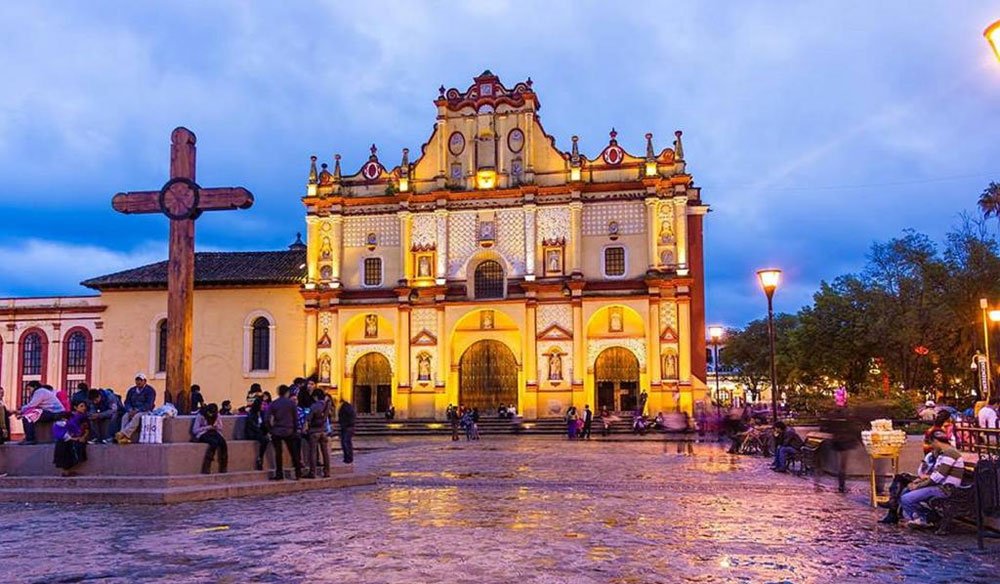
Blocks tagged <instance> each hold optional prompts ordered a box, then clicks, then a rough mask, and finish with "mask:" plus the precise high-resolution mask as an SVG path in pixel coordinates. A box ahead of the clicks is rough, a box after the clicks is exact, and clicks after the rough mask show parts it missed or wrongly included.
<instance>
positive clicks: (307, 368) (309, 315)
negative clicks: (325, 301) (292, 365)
mask: <svg viewBox="0 0 1000 584" xmlns="http://www.w3.org/2000/svg"><path fill="white" fill-rule="evenodd" d="M318 320H319V312H318V311H317V310H315V309H313V308H306V340H305V356H306V358H305V359H304V360H303V371H302V376H303V377H308V376H309V375H312V373H313V371H316V341H317V339H318V338H319V337H318V335H317V328H318V322H317V321H318ZM271 350H272V351H274V350H277V347H274V348H272V349H271ZM331 377H332V376H331ZM330 381H331V382H332V381H333V379H331V380H330Z"/></svg>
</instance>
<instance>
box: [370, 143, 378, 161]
mask: <svg viewBox="0 0 1000 584" xmlns="http://www.w3.org/2000/svg"><path fill="white" fill-rule="evenodd" d="M371 151H372V155H371V156H370V157H369V160H378V154H376V152H378V147H376V146H375V145H374V144H372V147H371Z"/></svg>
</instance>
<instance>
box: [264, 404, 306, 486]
mask: <svg viewBox="0 0 1000 584" xmlns="http://www.w3.org/2000/svg"><path fill="white" fill-rule="evenodd" d="M288 392H289V389H288V386H287V385H279V386H278V399H276V400H274V401H273V402H271V407H269V408H268V409H267V425H268V427H270V428H271V441H272V443H273V444H274V476H273V477H271V480H273V481H280V480H284V478H285V467H284V465H283V461H282V445H283V444H284V445H285V446H286V447H287V448H288V453H289V455H290V456H291V457H292V464H293V466H294V467H295V480H299V479H301V478H302V463H301V462H300V458H299V456H300V451H299V414H298V409H297V408H296V406H295V402H294V401H292V400H291V398H289V397H288Z"/></svg>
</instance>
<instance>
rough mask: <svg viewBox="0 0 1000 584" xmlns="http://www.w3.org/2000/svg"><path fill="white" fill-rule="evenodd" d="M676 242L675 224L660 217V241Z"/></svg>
mask: <svg viewBox="0 0 1000 584" xmlns="http://www.w3.org/2000/svg"><path fill="white" fill-rule="evenodd" d="M673 242H674V226H673V224H672V223H671V222H670V221H667V220H664V219H662V218H661V219H660V243H665V244H671V243H673Z"/></svg>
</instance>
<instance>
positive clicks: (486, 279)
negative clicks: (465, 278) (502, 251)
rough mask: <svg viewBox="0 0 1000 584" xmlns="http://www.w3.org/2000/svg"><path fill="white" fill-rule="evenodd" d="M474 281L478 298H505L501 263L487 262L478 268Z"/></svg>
mask: <svg viewBox="0 0 1000 584" xmlns="http://www.w3.org/2000/svg"><path fill="white" fill-rule="evenodd" d="M474 280H475V289H474V293H475V296H476V298H503V297H504V279H503V267H502V266H501V265H500V263H499V262H496V261H493V260H486V261H485V262H483V263H481V264H479V265H478V266H476V274H475V278H474Z"/></svg>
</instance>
